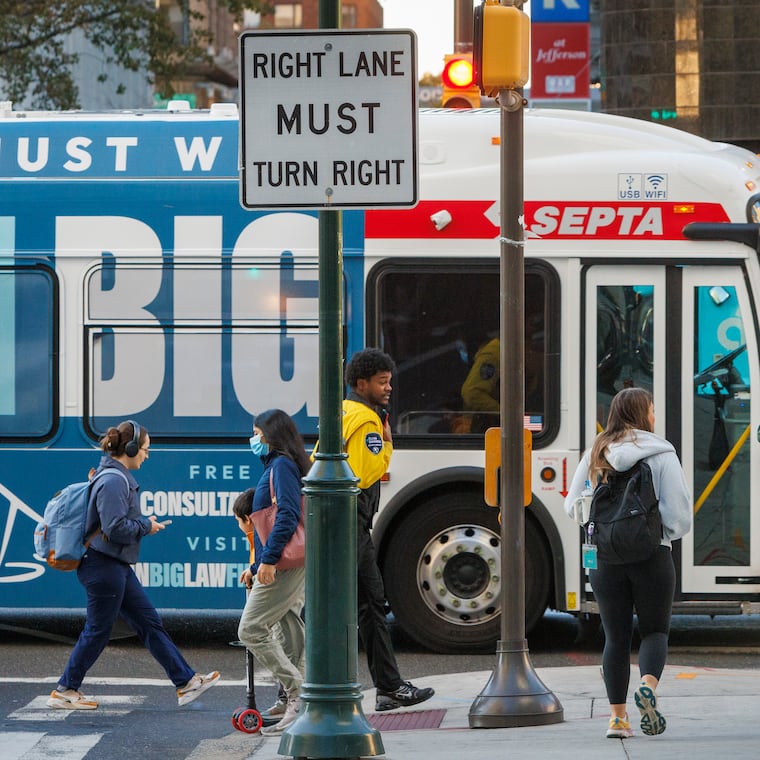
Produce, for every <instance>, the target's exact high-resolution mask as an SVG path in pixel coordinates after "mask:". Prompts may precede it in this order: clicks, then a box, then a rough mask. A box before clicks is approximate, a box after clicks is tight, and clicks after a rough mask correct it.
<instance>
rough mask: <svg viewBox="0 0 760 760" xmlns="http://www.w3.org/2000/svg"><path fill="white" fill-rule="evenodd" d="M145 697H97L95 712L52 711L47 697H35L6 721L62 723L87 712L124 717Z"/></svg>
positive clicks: (142, 701) (110, 695) (112, 695)
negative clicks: (75, 715)
mask: <svg viewBox="0 0 760 760" xmlns="http://www.w3.org/2000/svg"><path fill="white" fill-rule="evenodd" d="M145 699H146V698H145V696H144V695H139V696H129V695H127V694H124V695H114V694H109V695H106V696H103V697H98V698H97V702H98V705H99V707H98V709H97V710H60V709H52V708H50V707H48V706H47V700H48V696H47V695H45V696H42V697H35V698H34V699H33V700H32V701H31V702H27V704H25V705H24V706H23V707H20V708H19V709H18V710H14V711H13V712H12V713H10V714H9V715H8V720H28V721H62V720H66V718H68V717H69V716H70V715H74V714H76V713H83V712H88V713H90V714H92V713H98V714H99V715H108V716H115V715H126V714H127V713H129V712H131V711H132V710H133V709H134V708H135V706H137V705H141V704H143V703H144V702H145ZM56 757H57V756H56Z"/></svg>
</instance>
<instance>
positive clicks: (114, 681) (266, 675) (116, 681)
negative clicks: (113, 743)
mask: <svg viewBox="0 0 760 760" xmlns="http://www.w3.org/2000/svg"><path fill="white" fill-rule="evenodd" d="M274 682H275V681H274V678H273V677H272V674H271V673H270V672H269V671H268V670H267V671H265V670H263V669H262V670H257V671H256V683H260V684H263V685H265V686H271V685H273V684H274ZM0 683H42V684H48V683H49V684H53V685H54V686H55V685H56V684H57V683H58V677H53V676H40V677H38V678H28V677H27V678H20V677H8V678H2V677H0ZM246 683H247V679H245V678H240V679H236V680H232V679H229V678H228V679H219V681H217V686H245V685H246ZM90 686H164V687H166V686H169V688H171V683H170V682H169V681H168V680H167V679H166V678H98V677H91V676H87V679H86V681H85V690H86V689H87V687H90Z"/></svg>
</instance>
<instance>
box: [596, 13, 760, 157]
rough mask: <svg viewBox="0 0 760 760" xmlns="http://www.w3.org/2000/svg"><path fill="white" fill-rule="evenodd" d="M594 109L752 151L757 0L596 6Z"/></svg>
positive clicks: (759, 78) (759, 130)
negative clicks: (598, 89)
mask: <svg viewBox="0 0 760 760" xmlns="http://www.w3.org/2000/svg"><path fill="white" fill-rule="evenodd" d="M598 2H599V6H600V7H599V19H600V45H601V80H602V102H601V110H603V111H606V112H608V113H615V114H620V115H623V116H633V117H636V118H639V119H646V120H649V121H660V122H662V123H665V124H670V125H671V126H674V127H678V128H679V129H683V130H686V131H687V132H692V133H694V134H698V135H702V136H703V137H707V138H709V139H711V140H719V141H724V142H730V143H734V144H736V145H741V146H743V147H746V148H749V149H750V150H753V151H755V152H760V46H759V45H758V43H757V30H758V29H760V2H758V0H730V1H729V2H726V0H598Z"/></svg>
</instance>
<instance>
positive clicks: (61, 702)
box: [47, 420, 219, 710]
mask: <svg viewBox="0 0 760 760" xmlns="http://www.w3.org/2000/svg"><path fill="white" fill-rule="evenodd" d="M100 448H101V449H102V450H103V456H102V458H101V460H100V465H99V467H98V469H97V471H96V472H97V473H101V472H104V473H107V474H104V475H102V476H101V477H99V478H98V480H97V481H96V482H95V483H94V484H93V485H92V488H91V491H90V500H89V507H88V514H87V530H86V533H85V535H90V533H91V532H92V531H93V530H96V529H98V526H99V530H98V532H97V534H96V535H95V537H94V538H93V539H92V540H91V541H90V544H89V547H88V549H87V552H86V554H85V555H84V557H82V561H81V563H80V565H79V568H78V569H77V578H78V580H79V582H80V583H81V584H82V586H83V587H84V589H85V591H86V592H87V618H86V621H85V625H84V629H83V630H82V633H81V634H80V635H79V639H78V640H77V643H76V644H75V646H74V649H73V651H72V652H71V655H70V656H69V662H68V664H67V665H66V669H65V670H64V671H63V675H62V676H61V678H60V680H59V681H58V687H57V688H56V689H54V690H53V692H52V693H51V694H50V698H49V699H48V701H47V705H48V707H53V708H60V709H64V710H94V709H96V708H97V706H98V703H97V702H96V701H94V700H93V699H91V698H89V697H85V696H84V695H83V694H82V693H81V692H80V691H79V687H80V686H81V684H82V681H83V680H84V677H85V675H86V674H87V671H88V670H89V669H90V668H91V667H92V666H93V665H94V664H95V661H96V660H97V659H98V657H99V656H100V654H101V652H102V651H103V650H104V649H105V647H106V644H108V640H109V638H110V636H111V629H112V628H113V625H114V623H115V622H116V619H117V617H118V616H119V615H121V616H122V617H123V618H124V620H125V621H126V622H127V623H128V624H129V626H130V628H132V630H133V631H134V632H135V633H136V634H137V635H138V637H139V638H140V641H141V642H142V643H143V645H144V646H146V647H147V649H148V651H149V652H150V653H151V654H152V655H153V657H155V658H156V660H157V661H158V663H159V664H160V665H161V667H163V669H164V670H165V671H166V675H167V676H168V677H169V679H170V680H171V681H172V683H173V684H174V686H175V687H176V689H177V699H178V701H179V705H180V707H182V706H183V705H186V704H189V703H190V702H192V701H193V700H194V699H196V698H197V697H198V696H200V695H201V694H202V693H203V692H204V691H206V689H208V688H209V687H211V686H213V685H214V684H215V683H216V682H217V681H218V679H219V673H218V672H217V671H213V672H211V673H209V674H207V675H205V676H201V675H199V674H197V673H196V672H195V671H194V670H193V669H192V668H191V667H190V665H188V664H187V661H186V660H185V658H184V657H183V656H182V654H181V653H180V651H179V649H177V646H176V644H175V643H174V642H173V641H172V639H171V637H170V636H169V634H168V633H167V631H166V629H165V628H164V624H163V622H162V621H161V617H160V616H159V614H158V612H156V609H155V608H154V607H153V605H152V604H151V602H150V599H148V596H147V594H146V593H145V590H144V589H143V587H142V585H141V584H140V581H139V580H138V579H137V576H136V575H135V571H134V570H133V569H132V567H131V566H132V565H133V564H134V563H135V562H137V559H138V555H139V552H140V542H141V541H142V539H143V536H152V535H154V534H155V533H158V532H159V531H160V530H164V529H165V527H166V525H165V524H162V523H160V522H158V520H156V518H155V517H153V516H151V517H150V519H148V518H145V517H143V516H142V514H141V513H140V501H139V498H138V495H137V489H138V485H137V481H136V480H135V479H134V477H133V475H132V470H139V469H140V467H141V466H142V464H143V462H144V461H145V460H146V459H147V458H148V452H149V450H150V436H149V435H148V431H147V430H146V429H145V428H141V427H140V425H138V424H137V423H136V422H134V421H133V420H126V421H125V422H122V423H120V424H119V425H118V426H117V427H109V428H108V430H107V431H106V434H105V435H104V436H103V438H102V439H101V441H100Z"/></svg>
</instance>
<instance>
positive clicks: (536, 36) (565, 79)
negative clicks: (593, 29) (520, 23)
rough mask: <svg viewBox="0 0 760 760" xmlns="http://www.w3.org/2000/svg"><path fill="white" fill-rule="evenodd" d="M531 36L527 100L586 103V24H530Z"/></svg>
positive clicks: (587, 73)
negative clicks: (584, 101)
mask: <svg viewBox="0 0 760 760" xmlns="http://www.w3.org/2000/svg"><path fill="white" fill-rule="evenodd" d="M531 33H532V41H531V45H532V48H531V50H532V57H533V60H532V62H531V70H530V76H531V79H530V96H531V98H532V99H541V98H544V99H553V100H563V99H570V100H578V99H579V98H581V99H584V100H588V98H589V86H590V61H591V53H590V48H591V36H590V26H589V24H533V25H532V27H531Z"/></svg>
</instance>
